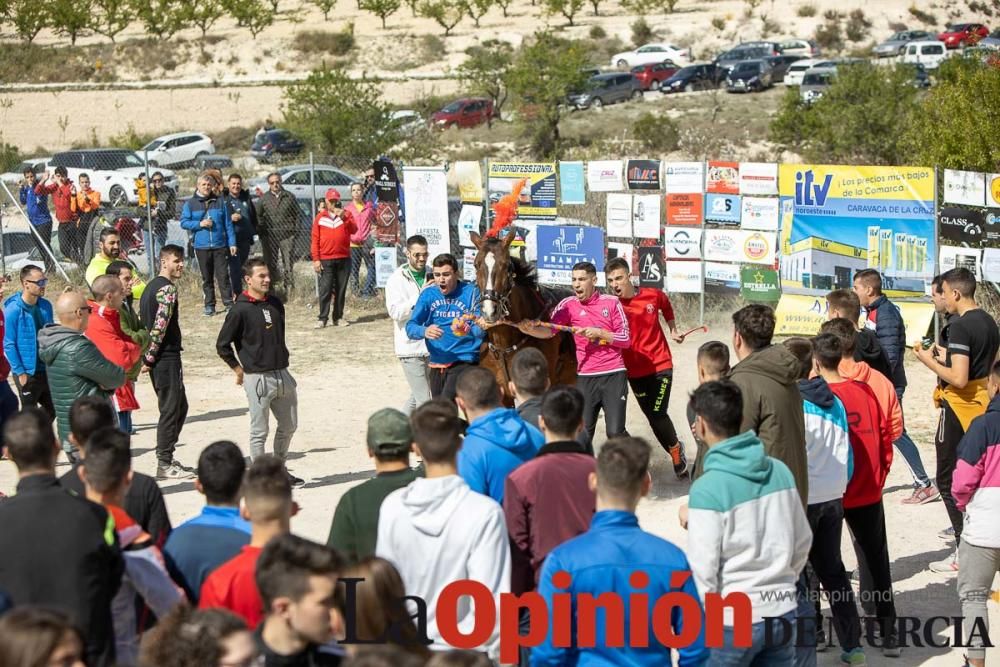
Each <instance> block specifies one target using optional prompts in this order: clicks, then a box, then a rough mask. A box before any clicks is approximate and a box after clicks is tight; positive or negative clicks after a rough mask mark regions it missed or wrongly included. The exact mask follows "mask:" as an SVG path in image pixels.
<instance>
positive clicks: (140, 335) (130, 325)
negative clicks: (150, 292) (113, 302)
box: [105, 259, 149, 381]
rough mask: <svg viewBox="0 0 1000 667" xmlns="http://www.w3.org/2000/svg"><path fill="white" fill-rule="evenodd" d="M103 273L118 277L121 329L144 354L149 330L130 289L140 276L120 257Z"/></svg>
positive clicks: (147, 345)
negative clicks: (121, 292)
mask: <svg viewBox="0 0 1000 667" xmlns="http://www.w3.org/2000/svg"><path fill="white" fill-rule="evenodd" d="M105 273H107V275H109V276H114V277H115V278H117V279H118V282H120V283H121V285H122V291H123V292H124V294H125V298H124V299H122V305H121V307H120V308H119V309H118V314H119V316H120V317H119V320H120V322H121V325H122V331H124V332H125V333H126V334H128V336H129V338H131V339H132V340H134V341H135V342H136V343H138V344H139V347H141V348H142V353H143V354H144V355H145V353H146V349H147V348H148V347H149V332H148V331H146V327H144V326H142V321H141V320H140V319H139V315H138V314H137V313H136V312H135V299H136V298H138V297H136V296H135V295H134V294H133V290H132V286H133V285H134V284H135V282H136V280H140V281H141V278H137V277H136V272H135V268H134V267H133V266H132V265H131V264H129V263H128V262H126V261H124V260H120V259H118V260H115V261H113V262H111V263H110V264H108V268H107V269H105ZM143 290H145V283H144V284H143ZM136 377H138V375H136ZM131 379H132V380H133V381H134V380H135V379H136V378H135V377H131Z"/></svg>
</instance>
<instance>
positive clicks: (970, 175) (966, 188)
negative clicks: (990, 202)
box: [944, 169, 986, 206]
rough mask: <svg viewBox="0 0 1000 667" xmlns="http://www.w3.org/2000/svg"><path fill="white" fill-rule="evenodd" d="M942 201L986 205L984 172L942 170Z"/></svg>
mask: <svg viewBox="0 0 1000 667" xmlns="http://www.w3.org/2000/svg"><path fill="white" fill-rule="evenodd" d="M944 201H946V202H950V203H952V204H968V205H969V206H985V205H986V174H980V173H979V172H976V171H959V170H957V169H945V170H944Z"/></svg>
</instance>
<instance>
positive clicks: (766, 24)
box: [760, 14, 781, 39]
mask: <svg viewBox="0 0 1000 667" xmlns="http://www.w3.org/2000/svg"><path fill="white" fill-rule="evenodd" d="M780 31H781V24H780V23H778V22H777V21H775V20H774V19H770V18H768V17H767V15H766V14H761V17H760V36H761V37H763V38H765V39H766V38H767V37H769V36H771V35H773V34H775V33H777V32H780Z"/></svg>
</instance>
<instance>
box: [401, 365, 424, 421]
mask: <svg viewBox="0 0 1000 667" xmlns="http://www.w3.org/2000/svg"><path fill="white" fill-rule="evenodd" d="M399 363H400V364H402V365H403V375H405V376H406V383H407V384H408V385H410V397H409V398H408V399H407V400H406V405H404V406H403V412H404V413H405V414H410V413H411V412H413V411H414V410H415V409H416V408H417V406H419V405H423V404H424V403H426V402H427V401H429V400H431V388H430V385H429V384H427V357H400V358H399Z"/></svg>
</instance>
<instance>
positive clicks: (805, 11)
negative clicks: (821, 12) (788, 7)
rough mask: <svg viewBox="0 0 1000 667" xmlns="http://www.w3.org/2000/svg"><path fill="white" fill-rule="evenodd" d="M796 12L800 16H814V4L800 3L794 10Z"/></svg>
mask: <svg viewBox="0 0 1000 667" xmlns="http://www.w3.org/2000/svg"><path fill="white" fill-rule="evenodd" d="M795 13H796V14H798V15H799V16H801V17H802V18H809V17H811V16H816V5H814V4H812V3H809V4H807V5H800V6H799V8H798V9H797V10H796V11H795Z"/></svg>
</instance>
